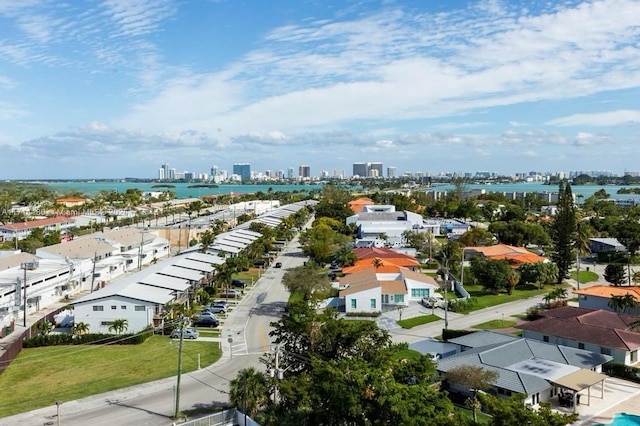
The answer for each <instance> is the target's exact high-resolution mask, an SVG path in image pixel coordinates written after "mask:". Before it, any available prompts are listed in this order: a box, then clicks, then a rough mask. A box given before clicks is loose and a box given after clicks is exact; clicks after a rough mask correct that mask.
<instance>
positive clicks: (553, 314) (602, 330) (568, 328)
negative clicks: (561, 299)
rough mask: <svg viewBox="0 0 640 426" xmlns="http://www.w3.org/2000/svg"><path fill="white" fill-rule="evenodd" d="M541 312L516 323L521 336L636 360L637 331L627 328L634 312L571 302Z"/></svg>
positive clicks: (639, 346)
mask: <svg viewBox="0 0 640 426" xmlns="http://www.w3.org/2000/svg"><path fill="white" fill-rule="evenodd" d="M542 315H543V316H544V317H543V318H540V319H538V320H535V321H531V322H528V323H525V324H522V325H519V326H518V327H517V328H519V329H521V330H522V336H523V337H526V338H529V339H534V340H539V341H543V342H549V343H555V344H559V345H563V346H570V347H573V348H578V349H586V350H588V351H592V352H596V353H601V354H605V355H610V356H612V357H613V360H614V361H616V362H620V363H624V364H627V365H633V364H636V363H637V362H638V350H639V349H640V332H638V331H634V330H631V329H630V328H629V325H630V324H632V323H634V322H637V321H638V319H639V318H638V317H637V316H634V315H626V314H620V313H616V312H610V311H605V310H602V309H597V310H594V309H585V308H577V307H573V306H564V307H561V308H556V309H549V310H547V311H545V312H543V314H542Z"/></svg>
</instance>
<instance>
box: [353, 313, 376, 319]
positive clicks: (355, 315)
mask: <svg viewBox="0 0 640 426" xmlns="http://www.w3.org/2000/svg"><path fill="white" fill-rule="evenodd" d="M346 316H348V317H372V318H377V317H379V316H380V312H347V314H346Z"/></svg>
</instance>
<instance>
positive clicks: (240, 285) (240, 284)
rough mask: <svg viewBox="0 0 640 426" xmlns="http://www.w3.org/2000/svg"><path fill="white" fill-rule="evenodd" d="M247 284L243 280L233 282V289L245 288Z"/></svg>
mask: <svg viewBox="0 0 640 426" xmlns="http://www.w3.org/2000/svg"><path fill="white" fill-rule="evenodd" d="M246 286H247V283H246V282H244V281H242V280H231V287H235V288H245V287H246Z"/></svg>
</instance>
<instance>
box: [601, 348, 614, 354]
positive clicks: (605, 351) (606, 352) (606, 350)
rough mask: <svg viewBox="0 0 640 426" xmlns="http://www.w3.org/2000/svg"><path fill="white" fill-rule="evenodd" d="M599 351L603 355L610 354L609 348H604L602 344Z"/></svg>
mask: <svg viewBox="0 0 640 426" xmlns="http://www.w3.org/2000/svg"><path fill="white" fill-rule="evenodd" d="M600 353H601V354H603V355H611V353H612V350H611V348H605V347H604V346H600Z"/></svg>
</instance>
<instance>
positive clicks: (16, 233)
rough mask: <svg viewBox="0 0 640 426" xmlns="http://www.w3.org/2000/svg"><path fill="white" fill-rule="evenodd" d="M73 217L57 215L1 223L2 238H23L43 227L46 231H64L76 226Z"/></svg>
mask: <svg viewBox="0 0 640 426" xmlns="http://www.w3.org/2000/svg"><path fill="white" fill-rule="evenodd" d="M75 224H76V221H75V219H74V218H73V217H65V216H56V217H49V218H46V219H38V220H31V221H28V222H16V223H9V224H6V225H0V240H2V241H11V240H13V239H16V238H17V239H18V240H23V239H25V238H27V237H28V236H29V235H31V231H33V230H34V229H36V228H42V229H43V230H44V231H45V232H55V231H60V232H61V233H64V231H66V230H67V229H69V228H71V227H73V226H75Z"/></svg>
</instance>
